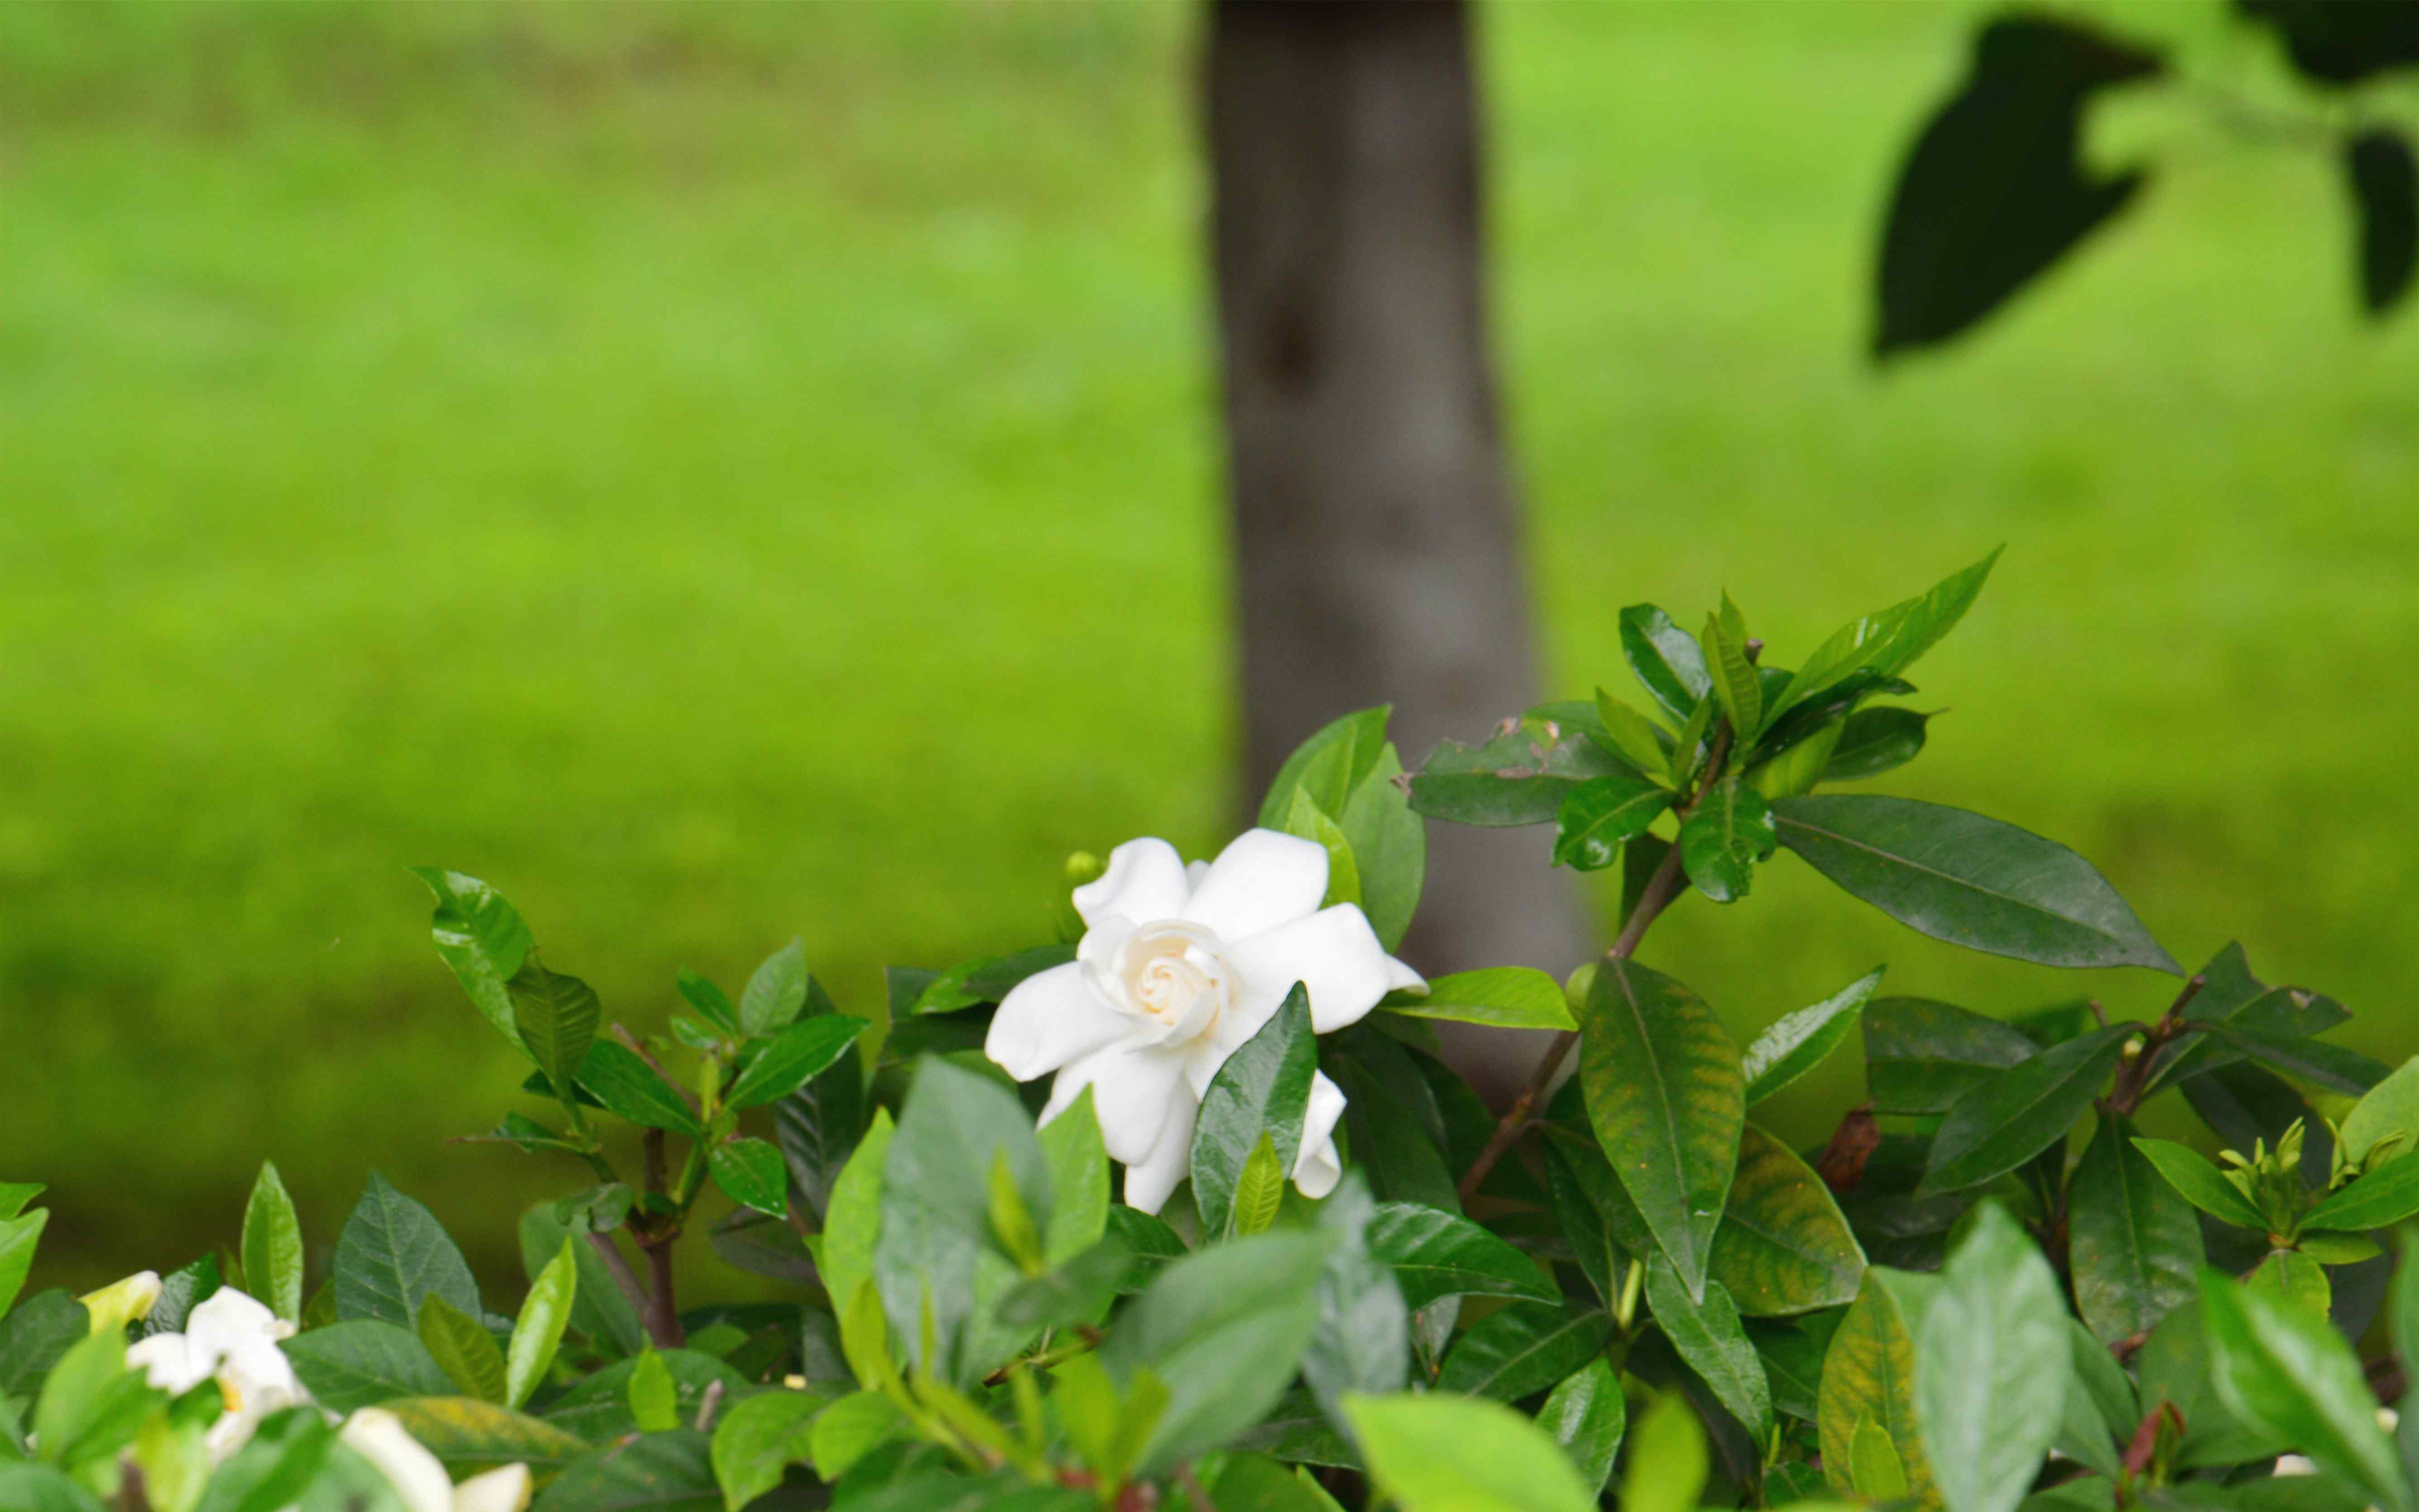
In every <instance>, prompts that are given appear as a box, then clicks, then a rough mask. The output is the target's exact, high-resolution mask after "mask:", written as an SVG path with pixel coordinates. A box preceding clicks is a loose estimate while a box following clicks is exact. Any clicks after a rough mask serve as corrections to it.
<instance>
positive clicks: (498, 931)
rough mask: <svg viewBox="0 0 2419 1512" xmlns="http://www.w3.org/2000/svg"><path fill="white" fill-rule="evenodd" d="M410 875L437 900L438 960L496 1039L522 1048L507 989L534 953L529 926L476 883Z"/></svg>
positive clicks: (437, 872) (421, 871) (433, 930)
mask: <svg viewBox="0 0 2419 1512" xmlns="http://www.w3.org/2000/svg"><path fill="white" fill-rule="evenodd" d="M411 874H412V875H413V876H416V877H418V878H419V879H420V880H421V881H422V882H424V883H426V884H427V885H428V890H429V891H430V892H432V893H434V894H436V895H437V912H436V913H435V915H434V916H432V918H430V920H429V933H430V934H431V935H432V936H434V937H435V939H436V941H437V954H438V956H439V959H441V960H442V961H443V962H444V963H445V964H447V965H448V966H451V967H452V968H453V970H454V975H455V978H456V979H457V980H460V981H461V983H462V990H463V991H464V992H466V993H468V994H470V1002H471V1005H472V1006H473V1007H475V1008H477V1009H478V1011H479V1012H480V1014H481V1016H483V1017H484V1018H485V1019H486V1021H487V1022H488V1023H489V1024H491V1025H493V1026H495V1030H496V1032H497V1033H498V1034H501V1035H502V1036H503V1037H504V1038H505V1039H506V1040H509V1041H512V1042H513V1043H514V1044H516V1045H517V1044H519V1043H520V1042H521V1038H520V1033H519V1031H518V1030H517V1029H516V1027H515V1026H514V1021H513V1000H512V994H511V991H510V990H509V988H508V987H507V985H506V984H507V983H509V982H510V981H511V980H513V978H514V977H515V976H516V975H517V974H518V973H519V971H520V969H521V962H522V960H523V959H524V958H525V957H527V956H528V954H529V950H530V932H529V926H528V925H527V924H524V923H522V922H521V916H520V913H519V911H518V910H516V909H515V908H514V907H513V905H512V904H511V903H506V902H505V901H504V895H503V894H502V893H501V892H498V891H497V890H496V889H495V888H493V887H489V886H487V885H486V884H485V883H484V882H482V881H480V880H479V879H478V878H477V877H470V876H464V875H463V874H462V873H461V872H447V871H443V870H441V869H439V868H437V867H429V866H416V867H413V868H412V869H411Z"/></svg>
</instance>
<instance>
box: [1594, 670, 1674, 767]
mask: <svg viewBox="0 0 2419 1512" xmlns="http://www.w3.org/2000/svg"><path fill="white" fill-rule="evenodd" d="M1595 712H1596V717H1597V718H1598V719H1599V720H1601V721H1603V724H1604V732H1605V738H1606V739H1608V740H1610V741H1611V742H1612V748H1613V749H1614V750H1617V751H1619V752H1620V753H1621V759H1622V760H1624V761H1626V762H1627V763H1628V764H1630V765H1632V766H1635V767H1636V768H1638V770H1639V771H1641V772H1642V773H1648V774H1652V773H1656V772H1660V771H1662V770H1664V769H1665V768H1666V767H1668V766H1669V765H1670V764H1671V760H1672V733H1671V732H1670V731H1668V730H1665V729H1663V728H1662V727H1661V726H1660V725H1657V724H1656V722H1655V721H1654V720H1652V719H1650V718H1648V717H1646V716H1644V715H1642V714H1641V713H1639V712H1638V711H1637V710H1636V709H1633V708H1631V707H1630V706H1629V705H1628V704H1626V703H1624V702H1622V701H1621V700H1619V699H1617V698H1615V697H1613V696H1612V695H1611V694H1610V693H1608V692H1606V691H1605V690H1604V689H1603V688H1600V687H1599V688H1597V689H1596V690H1595Z"/></svg>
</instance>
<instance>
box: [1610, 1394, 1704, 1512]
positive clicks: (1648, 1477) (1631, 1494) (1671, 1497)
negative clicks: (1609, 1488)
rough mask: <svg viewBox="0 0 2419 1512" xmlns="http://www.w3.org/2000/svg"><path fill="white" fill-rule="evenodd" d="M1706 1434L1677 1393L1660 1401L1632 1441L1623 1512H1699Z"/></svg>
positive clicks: (1640, 1422)
mask: <svg viewBox="0 0 2419 1512" xmlns="http://www.w3.org/2000/svg"><path fill="white" fill-rule="evenodd" d="M1708 1468H1709V1466H1708V1465H1707V1462H1706V1458H1705V1431H1704V1429H1703V1427H1700V1426H1699V1425H1698V1422H1697V1414H1696V1413H1695V1412H1692V1411H1690V1410H1689V1407H1688V1402H1687V1397H1685V1396H1681V1395H1680V1394H1679V1393H1677V1392H1671V1393H1667V1394H1665V1395H1663V1396H1658V1397H1656V1399H1655V1404H1654V1405H1653V1406H1651V1407H1649V1408H1648V1409H1647V1410H1646V1415H1645V1416H1644V1417H1641V1418H1640V1419H1639V1420H1638V1431H1637V1432H1636V1433H1634V1434H1632V1435H1631V1436H1630V1443H1629V1467H1628V1468H1627V1469H1626V1470H1625V1471H1623V1472H1622V1476H1621V1512H1694V1508H1695V1507H1696V1505H1697V1499H1698V1498H1699V1497H1700V1496H1702V1495H1703V1493H1704V1489H1705V1474H1706V1471H1707V1470H1708Z"/></svg>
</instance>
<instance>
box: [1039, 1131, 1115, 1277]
mask: <svg viewBox="0 0 2419 1512" xmlns="http://www.w3.org/2000/svg"><path fill="white" fill-rule="evenodd" d="M1036 1137H1037V1138H1039V1139H1040V1142H1041V1155H1042V1159H1043V1161H1044V1162H1045V1163H1046V1164H1047V1165H1049V1168H1050V1227H1049V1228H1048V1229H1047V1230H1046V1231H1045V1232H1044V1233H1043V1235H1042V1245H1041V1251H1042V1257H1043V1259H1044V1260H1046V1261H1047V1262H1048V1263H1049V1264H1051V1265H1054V1266H1057V1265H1064V1264H1066V1263H1067V1262H1068V1261H1069V1260H1071V1259H1073V1258H1074V1257H1076V1256H1078V1255H1081V1254H1082V1253H1084V1252H1085V1251H1086V1250H1087V1249H1090V1248H1091V1247H1092V1246H1093V1245H1094V1244H1096V1243H1098V1242H1100V1238H1101V1235H1102V1233H1103V1232H1105V1231H1106V1230H1107V1228H1108V1223H1109V1152H1108V1149H1106V1147H1104V1146H1103V1145H1102V1142H1101V1120H1100V1117H1099V1115H1097V1114H1096V1113H1094V1112H1093V1110H1092V1089H1091V1088H1089V1087H1086V1088H1084V1089H1083V1090H1082V1091H1081V1092H1078V1093H1076V1094H1075V1101H1074V1102H1073V1103H1070V1104H1069V1105H1068V1106H1067V1107H1066V1109H1065V1110H1064V1111H1062V1112H1061V1113H1060V1114H1059V1115H1058V1117H1056V1118H1055V1119H1051V1120H1050V1121H1049V1122H1048V1123H1045V1124H1043V1125H1042V1126H1041V1128H1040V1130H1039V1131H1038V1132H1037V1134H1036Z"/></svg>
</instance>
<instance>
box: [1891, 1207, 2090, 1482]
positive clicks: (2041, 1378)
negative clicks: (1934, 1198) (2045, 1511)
mask: <svg viewBox="0 0 2419 1512" xmlns="http://www.w3.org/2000/svg"><path fill="white" fill-rule="evenodd" d="M2072 1369H2073V1366H2072V1344H2070V1342H2069V1341H2068V1337H2067V1318H2066V1304H2065V1302H2064V1301H2063V1300H2062V1299H2060V1297H2059V1296H2058V1287H2057V1273H2055V1272H2053V1271H2052V1270H2051V1269H2050V1266H2049V1261H2048V1260H2047V1259H2045V1258H2043V1257H2042V1253H2041V1250H2040V1249H2039V1248H2038V1247H2037V1246H2036V1245H2035V1244H2034V1243H2033V1241H2032V1237H2031V1236H2030V1235H2028V1234H2026V1232H2025V1231H2024V1228H2023V1227H2021V1226H2020V1225H2019V1224H2017V1222H2016V1221H2015V1220H2014V1219H2013V1218H2011V1217H2010V1216H2008V1213H2007V1210H2005V1209H2003V1208H2001V1207H2000V1206H1999V1205H1998V1204H1997V1203H1995V1202H1986V1203H1983V1204H1982V1205H1981V1207H1980V1209H1978V1210H1977V1211H1976V1214H1975V1220H1974V1223H1973V1225H1972V1226H1971V1227H1969V1228H1968V1229H1967V1230H1966V1233H1965V1236H1964V1239H1963V1240H1961V1241H1960V1242H1959V1243H1958V1245H1957V1247H1956V1249H1955V1250H1954V1251H1952V1252H1951V1253H1950V1255H1949V1264H1948V1266H1947V1268H1946V1269H1945V1270H1943V1271H1942V1273H1941V1284H1940V1288H1939V1292H1938V1295H1937V1296H1935V1297H1934V1300H1933V1303H1932V1305H1931V1306H1930V1307H1929V1308H1928V1309H1927V1310H1926V1312H1925V1315H1924V1318H1923V1320H1922V1322H1921V1324H1920V1325H1919V1326H1918V1330H1917V1337H1916V1371H1915V1390H1916V1420H1917V1422H1918V1424H1919V1425H1920V1426H1921V1427H1922V1433H1923V1444H1924V1450H1925V1454H1926V1457H1927V1458H1929V1459H1930V1461H1931V1464H1932V1472H1933V1474H1934V1477H1935V1479H1936V1481H1937V1483H1938V1485H1939V1488H1940V1494H1941V1499H1942V1500H1943V1501H1945V1502H1946V1503H1948V1504H1949V1507H1950V1508H1951V1509H1952V1512H2015V1506H2016V1504H2017V1503H2018V1502H2021V1501H2023V1500H2024V1496H2025V1492H2026V1489H2028V1488H2029V1487H2030V1486H2031V1484H2032V1479H2033V1476H2034V1475H2035V1474H2036V1473H2038V1472H2039V1470H2040V1469H2041V1462H2042V1456H2044V1455H2046V1454H2047V1453H2048V1452H2049V1447H2050V1444H2051V1443H2052V1441H2054V1440H2055V1439H2056V1438H2057V1433H2058V1429H2059V1427H2060V1425H2061V1422H2062V1420H2063V1418H2064V1415H2065V1409H2066V1396H2067V1387H2068V1380H2069V1377H2070V1376H2071V1374H2072Z"/></svg>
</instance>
